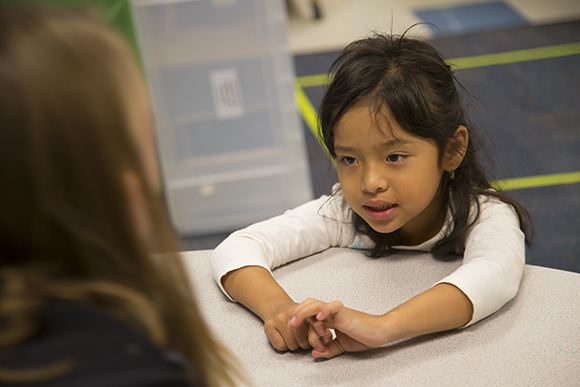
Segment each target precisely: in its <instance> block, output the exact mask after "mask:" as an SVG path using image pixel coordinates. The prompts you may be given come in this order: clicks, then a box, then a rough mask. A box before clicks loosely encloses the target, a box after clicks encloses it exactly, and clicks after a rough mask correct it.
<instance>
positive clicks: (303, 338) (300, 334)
mask: <svg viewBox="0 0 580 387" xmlns="http://www.w3.org/2000/svg"><path fill="white" fill-rule="evenodd" d="M308 332H309V327H308V326H307V325H306V324H300V325H299V326H298V327H296V328H295V329H293V330H292V333H293V334H294V338H295V340H296V342H297V343H298V345H299V346H300V348H302V349H309V348H310V347H311V344H310V340H309V337H308Z"/></svg>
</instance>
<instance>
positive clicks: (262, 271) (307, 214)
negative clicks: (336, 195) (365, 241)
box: [210, 197, 354, 350]
mask: <svg viewBox="0 0 580 387" xmlns="http://www.w3.org/2000/svg"><path fill="white" fill-rule="evenodd" d="M326 202H327V199H326V198H325V197H322V198H320V199H318V200H314V201H312V202H309V203H306V204H304V205H302V206H300V207H298V208H296V209H294V210H292V211H287V212H286V213H285V214H284V215H281V216H278V217H275V218H272V219H269V220H267V221H264V222H260V223H257V224H254V225H252V226H250V227H247V228H246V229H243V230H240V231H237V232H235V233H233V234H232V235H230V236H229V237H228V238H227V239H226V240H225V241H224V242H223V243H222V244H220V245H219V246H218V247H217V248H216V249H215V250H214V251H213V253H212V255H211V259H210V263H211V266H212V271H213V275H214V279H215V280H216V282H217V283H218V285H219V286H220V288H221V289H222V291H224V293H225V294H226V295H227V296H228V297H230V299H232V300H235V301H238V302H240V303H241V304H243V305H245V306H246V307H248V308H249V309H250V310H251V311H252V312H254V313H255V314H256V315H258V316H259V317H260V318H261V319H262V320H263V321H264V330H265V333H266V335H267V336H268V339H269V340H270V342H271V343H272V345H273V346H274V348H276V349H278V350H286V349H290V350H294V349H297V348H298V347H302V348H310V345H309V344H308V337H307V334H308V327H307V325H303V326H302V327H299V328H297V329H295V330H294V331H292V330H290V329H289V328H288V327H287V323H288V314H289V313H290V311H291V310H292V309H293V308H294V307H295V306H296V305H297V304H296V303H295V302H294V301H293V300H292V299H291V298H290V296H289V295H288V294H287V293H286V292H285V291H284V289H282V287H280V285H278V283H277V282H276V281H275V280H274V278H273V277H272V274H271V273H270V270H271V269H273V268H275V267H277V266H279V265H282V264H284V263H288V262H290V261H292V260H295V259H298V258H301V257H305V256H307V255H310V254H313V253H316V252H320V251H322V250H325V249H327V248H328V247H330V246H346V245H348V244H349V243H352V240H353V239H354V231H353V230H352V227H350V226H349V225H350V223H347V222H341V221H340V219H342V218H344V217H347V216H349V215H350V213H349V212H348V211H347V210H346V209H345V208H343V207H344V206H342V205H341V202H337V203H336V205H334V206H333V205H332V204H330V205H327V206H326V207H325V208H328V210H329V211H330V217H331V220H327V219H326V217H324V216H321V208H323V207H324V206H325V205H326ZM333 204H334V203H333ZM321 324H322V323H321Z"/></svg>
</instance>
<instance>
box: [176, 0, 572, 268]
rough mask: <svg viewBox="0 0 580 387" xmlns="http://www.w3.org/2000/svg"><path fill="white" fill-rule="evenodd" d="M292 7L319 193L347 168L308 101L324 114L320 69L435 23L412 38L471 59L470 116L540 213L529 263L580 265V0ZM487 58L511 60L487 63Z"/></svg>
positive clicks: (466, 80) (337, 2) (329, 2)
mask: <svg viewBox="0 0 580 387" xmlns="http://www.w3.org/2000/svg"><path fill="white" fill-rule="evenodd" d="M288 5H289V15H290V18H289V23H288V28H289V42H290V46H291V49H292V52H293V54H294V56H295V65H296V74H297V79H298V83H299V84H300V85H301V89H302V90H303V91H304V101H303V102H304V104H300V106H299V110H300V112H301V114H302V116H303V118H305V120H304V122H305V126H304V128H305V134H306V138H307V147H308V153H309V162H310V166H311V171H312V181H313V186H314V194H315V196H319V195H320V194H323V193H327V192H328V190H329V187H330V186H331V185H332V184H333V183H334V182H335V181H336V174H335V171H334V168H333V167H332V165H331V164H330V163H329V161H328V159H327V158H326V155H325V154H324V153H323V152H322V150H321V148H320V146H319V145H318V143H317V142H316V140H315V138H314V136H313V135H312V133H311V128H310V127H309V125H308V119H307V116H308V114H307V113H308V112H307V111H305V107H304V106H306V107H307V108H308V106H309V107H310V109H315V106H318V104H319V103H320V100H321V98H322V95H323V93H324V84H323V83H320V82H318V81H316V79H314V81H313V79H312V76H314V78H316V76H317V75H319V74H324V73H325V72H326V71H327V70H328V67H329V66H330V64H331V63H332V61H333V60H334V59H335V58H336V56H337V55H338V52H339V51H340V50H341V49H342V48H343V47H344V46H345V45H346V44H348V43H349V42H350V41H352V40H354V39H357V38H359V37H362V36H365V35H366V34H368V33H369V31H371V30H375V29H378V30H381V31H385V30H386V31H392V32H394V33H401V32H403V31H404V30H405V29H407V28H408V27H410V26H412V25H413V24H416V23H418V22H430V23H432V24H433V25H434V26H433V25H421V26H419V27H417V28H414V29H413V34H414V35H419V36H422V37H424V38H427V39H429V41H430V42H432V43H433V44H434V45H436V47H437V48H438V49H439V50H440V51H441V52H442V53H443V54H444V56H445V57H446V58H455V59H457V58H460V59H457V63H458V64H460V66H459V69H458V70H457V74H456V75H457V77H458V78H459V80H460V82H461V83H462V84H463V85H464V86H465V87H466V89H467V90H469V91H470V92H471V93H472V94H474V95H475V96H476V97H477V98H478V100H479V102H476V103H475V105H478V106H479V107H478V108H476V109H475V111H474V112H473V114H472V116H471V118H472V120H474V121H476V122H477V123H478V124H480V125H481V126H482V127H484V128H486V129H487V132H488V135H489V140H488V144H490V145H492V147H491V148H492V149H491V151H490V156H491V157H492V159H494V161H495V164H496V166H497V172H496V174H495V175H494V176H495V177H496V178H497V179H498V180H501V181H503V182H504V183H505V184H507V185H506V188H512V189H510V193H511V194H512V195H513V196H515V197H516V198H517V199H518V200H519V201H520V202H521V203H522V204H524V205H525V206H526V208H528V210H529V211H530V212H531V213H532V216H533V218H534V221H535V225H536V240H537V243H536V244H535V246H534V247H532V248H531V249H529V251H528V254H527V256H528V263H531V264H535V265H540V266H546V267H552V268H556V269H563V270H570V271H575V272H580V233H579V231H578V230H580V152H579V150H580V135H579V133H580V128H578V124H577V122H579V121H580V55H578V54H580V1H577V0H574V1H572V0H553V1H542V0H507V1H473V0H463V1H452V0H440V1H437V0H430V1H428V0H422V1H421V0H410V1H398V2H393V1H379V0H318V1H317V5H318V10H317V11H318V12H319V14H320V18H317V17H316V15H315V11H314V8H313V7H312V2H311V1H309V0H301V1H298V0H294V1H288ZM385 20H386V21H385ZM435 27H436V28H435ZM554 49H555V53H554ZM566 50H568V51H566ZM570 50H571V51H570ZM496 53H508V55H507V59H506V58H505V57H501V58H499V57H497V55H495V56H494V54H496ZM538 55H539V56H538ZM542 55H544V56H542ZM474 56H477V61H476V62H477V63H476V64H475V65H471V66H472V67H469V66H470V65H469V58H473V57H474ZM504 56H505V55H504ZM538 58H547V59H542V60H537V59H538ZM465 59H467V62H466V61H465ZM461 60H463V62H461ZM485 60H491V61H492V62H493V61H498V60H500V61H502V60H503V61H507V62H505V63H507V64H504V65H491V66H481V63H482V61H485ZM510 61H511V62H510ZM492 64H493V63H492ZM496 64H497V63H496ZM461 66H463V67H464V68H461ZM572 85H575V86H572ZM571 86H572V87H571ZM480 102H481V104H480ZM302 105H304V106H302ZM306 110H307V109H306ZM310 113H312V112H310ZM314 113H315V112H314ZM474 116H475V117H474ZM474 118H475V119H474ZM310 126H311V125H310ZM232 231H233V230H232ZM228 234H229V233H222V234H215V235H206V236H201V237H199V236H198V237H190V238H183V244H184V248H185V249H211V248H214V247H215V246H217V244H219V243H220V242H221V241H222V240H223V239H224V238H225V237H226V236H227V235H228Z"/></svg>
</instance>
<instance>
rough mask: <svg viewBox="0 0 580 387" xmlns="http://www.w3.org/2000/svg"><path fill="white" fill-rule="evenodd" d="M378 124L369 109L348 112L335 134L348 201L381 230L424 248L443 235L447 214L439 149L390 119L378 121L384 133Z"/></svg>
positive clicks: (339, 164) (432, 142) (366, 219)
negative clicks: (398, 233) (399, 233)
mask: <svg viewBox="0 0 580 387" xmlns="http://www.w3.org/2000/svg"><path fill="white" fill-rule="evenodd" d="M375 122H376V121H375ZM375 122H374V120H373V115H371V113H370V112H369V109H368V108H367V107H366V106H364V105H363V106H359V107H353V108H351V109H350V110H348V111H347V112H346V113H345V114H344V115H343V117H342V118H341V119H340V121H339V122H338V124H337V125H336V127H335V129H334V147H335V152H336V162H337V172H338V179H339V181H340V184H341V187H342V191H343V193H344V197H345V199H346V201H347V202H348V204H349V205H350V206H351V208H352V209H353V210H354V211H355V212H356V213H357V214H358V215H359V216H361V217H362V218H363V219H364V220H365V221H366V222H367V223H368V224H369V225H370V226H371V227H372V228H373V229H374V230H375V231H377V232H380V233H391V232H394V231H397V230H400V231H402V232H403V236H404V238H406V240H407V243H408V244H409V245H417V244H420V243H422V242H424V241H426V240H429V239H430V238H432V237H434V236H435V235H437V233H438V232H439V231H440V230H441V227H442V226H443V223H444V220H445V215H446V211H445V209H444V208H443V207H442V205H441V203H440V201H439V192H438V190H439V182H440V180H441V176H442V173H443V169H442V167H441V166H440V165H439V162H438V160H439V157H438V156H439V151H438V148H437V145H436V144H435V142H434V141H433V140H430V139H424V138H421V137H418V136H414V135H411V134H409V133H407V132H406V131H404V130H403V129H401V128H400V127H399V126H398V125H396V124H394V123H390V122H388V121H387V119H386V118H379V120H378V122H377V123H378V125H379V126H380V129H381V130H382V132H381V130H379V129H378V128H377V127H376V126H375Z"/></svg>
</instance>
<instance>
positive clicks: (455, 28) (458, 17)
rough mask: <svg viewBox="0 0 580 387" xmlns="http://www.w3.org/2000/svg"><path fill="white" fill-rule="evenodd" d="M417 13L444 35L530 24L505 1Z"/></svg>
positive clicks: (433, 28)
mask: <svg viewBox="0 0 580 387" xmlns="http://www.w3.org/2000/svg"><path fill="white" fill-rule="evenodd" d="M415 14H416V15H417V16H419V17H420V18H421V20H423V21H424V22H427V23H430V27H431V29H432V30H433V32H434V33H435V34H436V35H442V36H443V35H450V34H458V33H461V34H464V33H468V32H477V31H485V30H489V29H498V28H505V27H513V26H520V25H521V26H523V25H527V24H528V22H527V21H526V19H524V18H523V17H522V16H521V15H520V14H518V13H517V11H515V10H514V9H513V8H511V7H510V6H509V4H506V3H504V2H503V1H496V2H491V3H481V4H468V5H461V6H457V7H445V8H439V9H423V10H415Z"/></svg>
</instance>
